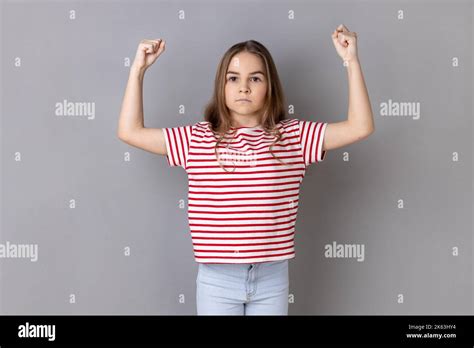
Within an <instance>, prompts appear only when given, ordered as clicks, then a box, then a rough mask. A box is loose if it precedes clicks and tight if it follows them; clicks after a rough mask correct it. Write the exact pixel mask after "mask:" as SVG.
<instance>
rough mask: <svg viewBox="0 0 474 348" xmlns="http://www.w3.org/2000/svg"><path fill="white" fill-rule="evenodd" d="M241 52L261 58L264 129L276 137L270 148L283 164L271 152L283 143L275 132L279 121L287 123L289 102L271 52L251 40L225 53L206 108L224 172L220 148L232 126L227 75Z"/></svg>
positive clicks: (206, 119) (205, 113)
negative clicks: (264, 90)
mask: <svg viewBox="0 0 474 348" xmlns="http://www.w3.org/2000/svg"><path fill="white" fill-rule="evenodd" d="M240 52H249V53H253V54H255V55H258V56H259V57H260V58H261V59H262V61H263V63H264V65H265V71H266V76H268V87H267V95H266V98H265V103H264V106H263V116H262V118H261V120H262V124H261V125H262V127H263V129H264V130H265V132H268V133H270V134H271V135H273V136H274V137H276V140H275V141H274V142H273V143H272V144H271V145H270V153H271V154H272V156H273V157H274V158H276V159H277V160H278V161H279V162H280V163H284V162H283V161H281V160H280V159H279V158H277V157H276V156H275V155H274V154H273V152H272V147H273V146H274V145H275V144H276V143H277V142H278V141H279V140H280V139H281V133H280V131H279V130H278V128H276V125H277V124H278V123H279V122H280V121H282V120H284V119H285V118H286V116H287V114H286V100H285V96H284V93H283V88H282V86H281V82H280V78H279V77H278V72H277V69H276V66H275V63H274V62H273V58H272V56H271V54H270V52H269V51H268V50H267V49H266V47H265V46H263V45H262V44H261V43H260V42H258V41H255V40H248V41H243V42H239V43H237V44H235V45H233V46H232V47H230V48H229V49H228V50H227V51H226V52H225V53H224V56H223V57H222V58H221V61H220V63H219V65H218V68H217V72H216V77H215V80H214V92H213V96H212V99H211V100H210V102H209V103H208V104H207V105H206V107H205V111H204V119H205V121H208V122H210V126H211V130H212V131H213V132H215V133H217V134H218V135H219V138H218V140H217V143H216V146H215V148H214V152H215V154H216V158H217V161H218V163H219V166H220V167H221V168H222V169H224V170H225V171H226V169H225V168H224V167H223V166H222V165H221V163H220V161H219V155H218V154H217V147H218V146H219V143H220V142H221V141H222V140H223V138H224V136H225V135H226V133H227V132H228V131H229V130H230V128H231V126H232V124H231V115H230V112H229V109H228V108H227V106H226V103H225V83H226V73H227V67H228V66H229V63H230V61H231V60H232V58H233V57H234V56H235V55H236V54H237V53H240ZM234 168H235V167H234Z"/></svg>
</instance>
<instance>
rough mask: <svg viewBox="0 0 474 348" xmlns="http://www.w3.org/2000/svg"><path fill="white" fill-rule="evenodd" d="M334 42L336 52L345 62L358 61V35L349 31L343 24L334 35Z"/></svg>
mask: <svg viewBox="0 0 474 348" xmlns="http://www.w3.org/2000/svg"><path fill="white" fill-rule="evenodd" d="M331 36H332V42H333V43H334V46H335V47H336V51H337V53H338V54H339V56H340V57H341V58H342V60H344V61H350V60H356V59H358V57H357V34H356V33H355V32H351V31H349V29H347V28H346V27H345V26H344V25H343V24H341V25H339V26H338V27H337V29H336V30H334V32H333V33H332V35H331Z"/></svg>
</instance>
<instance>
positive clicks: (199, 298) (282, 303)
mask: <svg viewBox="0 0 474 348" xmlns="http://www.w3.org/2000/svg"><path fill="white" fill-rule="evenodd" d="M288 290H289V278H288V260H283V261H270V262H260V263H251V264H249V263H244V264H234V263H222V264H219V263H199V269H198V276H197V279H196V304H197V314H198V315H288Z"/></svg>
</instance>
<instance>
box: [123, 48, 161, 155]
mask: <svg viewBox="0 0 474 348" xmlns="http://www.w3.org/2000/svg"><path fill="white" fill-rule="evenodd" d="M164 49H165V41H161V40H142V41H141V42H140V44H139V45H138V49H137V53H136V56H135V60H134V62H133V64H132V66H131V67H130V74H129V77H128V82H127V87H126V89H125V95H124V97H123V101H122V107H121V110H120V118H119V124H118V129H117V136H118V138H119V139H120V140H122V141H123V142H125V143H127V144H129V145H132V146H135V147H137V148H140V149H143V150H146V151H149V152H152V153H155V154H159V155H166V144H165V139H164V137H163V130H162V129H161V128H146V127H145V125H144V121H143V79H144V77H145V72H146V70H147V68H148V67H149V66H150V65H151V64H153V63H154V62H155V60H156V59H157V58H158V57H159V56H160V54H161V53H162V52H163V51H164Z"/></svg>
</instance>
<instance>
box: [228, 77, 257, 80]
mask: <svg viewBox="0 0 474 348" xmlns="http://www.w3.org/2000/svg"><path fill="white" fill-rule="evenodd" d="M236 78H237V76H231V77H229V80H231V81H235V80H232V79H236ZM252 79H257V80H259V81H261V80H260V78H259V77H252Z"/></svg>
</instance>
